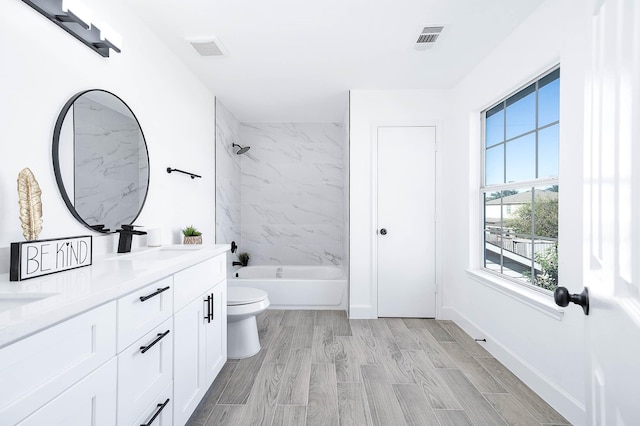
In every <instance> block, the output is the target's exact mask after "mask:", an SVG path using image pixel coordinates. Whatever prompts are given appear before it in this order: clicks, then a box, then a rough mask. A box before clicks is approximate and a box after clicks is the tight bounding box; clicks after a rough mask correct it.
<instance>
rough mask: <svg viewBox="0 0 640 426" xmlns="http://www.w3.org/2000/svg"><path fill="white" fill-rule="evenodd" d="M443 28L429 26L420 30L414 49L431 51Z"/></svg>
mask: <svg viewBox="0 0 640 426" xmlns="http://www.w3.org/2000/svg"><path fill="white" fill-rule="evenodd" d="M443 29H444V27H442V26H429V27H424V28H422V32H421V33H420V35H418V40H417V41H416V46H415V47H416V49H418V50H425V49H431V48H432V47H433V45H434V44H436V41H437V40H438V37H440V33H441V32H442V30H443Z"/></svg>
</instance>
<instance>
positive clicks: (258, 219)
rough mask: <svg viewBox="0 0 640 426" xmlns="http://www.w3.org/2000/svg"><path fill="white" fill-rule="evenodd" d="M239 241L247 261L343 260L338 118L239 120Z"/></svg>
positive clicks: (337, 262) (315, 262) (303, 262)
mask: <svg viewBox="0 0 640 426" xmlns="http://www.w3.org/2000/svg"><path fill="white" fill-rule="evenodd" d="M241 139H242V142H241V145H243V146H250V147H251V150H250V151H248V152H247V153H246V154H243V155H242V156H241V157H242V159H241V174H242V189H241V193H242V211H241V213H242V241H241V244H240V246H241V251H247V252H249V255H250V256H251V261H250V263H251V264H253V265H273V264H276V265H342V259H343V242H342V240H343V229H344V203H343V188H344V174H345V167H344V162H343V150H344V149H345V148H344V145H345V144H344V135H343V132H342V126H341V125H340V124H339V123H242V125H241Z"/></svg>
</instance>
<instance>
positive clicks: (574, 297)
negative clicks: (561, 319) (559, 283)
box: [553, 287, 589, 315]
mask: <svg viewBox="0 0 640 426" xmlns="http://www.w3.org/2000/svg"><path fill="white" fill-rule="evenodd" d="M553 299H554V300H555V301H556V305H558V306H562V307H565V306H568V305H569V302H572V303H575V304H576V305H580V306H582V310H583V311H584V314H585V315H589V289H588V288H586V287H585V288H584V289H583V290H582V293H580V294H569V290H567V289H566V288H565V287H558V288H556V291H554V292H553Z"/></svg>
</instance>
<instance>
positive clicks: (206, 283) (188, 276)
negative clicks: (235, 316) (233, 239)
mask: <svg viewBox="0 0 640 426" xmlns="http://www.w3.org/2000/svg"><path fill="white" fill-rule="evenodd" d="M226 276H227V258H226V254H221V255H218V256H216V257H214V258H212V259H208V260H205V261H204V262H201V263H198V264H197V265H193V266H192V267H190V268H187V269H185V270H183V271H180V272H178V273H176V274H175V275H174V276H173V283H174V285H175V288H176V291H175V296H174V297H175V298H174V302H173V303H174V310H175V312H178V311H179V310H180V309H182V308H183V307H185V306H187V304H189V302H191V301H192V300H193V299H195V298H196V297H198V296H200V295H201V294H202V293H204V292H205V291H207V289H209V288H211V287H212V286H214V285H216V284H217V283H219V282H220V281H222V280H223V279H225V278H226Z"/></svg>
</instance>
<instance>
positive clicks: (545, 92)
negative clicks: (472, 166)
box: [481, 68, 560, 291]
mask: <svg viewBox="0 0 640 426" xmlns="http://www.w3.org/2000/svg"><path fill="white" fill-rule="evenodd" d="M482 121H483V125H484V126H483V134H484V138H483V140H484V149H483V151H484V156H483V162H484V164H483V171H484V173H483V175H484V176H483V185H482V188H481V191H482V194H483V211H484V231H483V233H484V238H483V240H484V250H483V264H484V267H485V268H486V269H488V270H490V271H492V272H495V273H498V274H501V275H502V276H504V277H508V278H509V279H511V280H515V281H517V282H519V283H521V284H524V285H527V286H531V287H533V288H535V289H538V290H540V289H544V290H549V291H553V290H554V289H555V288H556V286H557V281H558V202H559V195H560V191H559V185H558V139H559V129H560V69H559V68H556V69H553V70H551V71H550V72H548V73H547V74H545V75H543V76H542V77H541V78H539V79H538V80H537V81H535V82H534V83H531V84H529V85H528V86H526V87H525V88H523V89H521V90H519V91H518V92H516V93H514V94H513V95H511V96H509V97H507V98H506V99H504V100H502V101H501V102H499V103H498V104H496V105H494V106H492V107H491V108H489V109H487V110H486V111H484V112H483V113H482Z"/></svg>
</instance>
